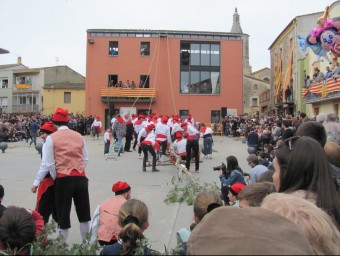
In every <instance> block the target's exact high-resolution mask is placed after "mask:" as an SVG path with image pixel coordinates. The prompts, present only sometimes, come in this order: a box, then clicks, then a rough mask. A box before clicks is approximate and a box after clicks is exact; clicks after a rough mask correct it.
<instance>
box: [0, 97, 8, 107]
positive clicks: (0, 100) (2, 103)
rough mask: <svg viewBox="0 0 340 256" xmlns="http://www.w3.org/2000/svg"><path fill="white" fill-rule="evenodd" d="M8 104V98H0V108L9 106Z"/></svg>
mask: <svg viewBox="0 0 340 256" xmlns="http://www.w3.org/2000/svg"><path fill="white" fill-rule="evenodd" d="M7 106H8V99H7V98H0V108H7Z"/></svg>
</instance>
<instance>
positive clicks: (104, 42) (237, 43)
mask: <svg viewBox="0 0 340 256" xmlns="http://www.w3.org/2000/svg"><path fill="white" fill-rule="evenodd" d="M242 35H243V34H240V33H225V32H195V31H168V30H167V31H164V30H162V31H159V30H121V29H107V30H106V29H89V30H88V31H87V53H86V54H87V57H86V105H85V113H86V115H99V116H100V117H101V119H102V120H104V119H105V121H106V124H107V123H108V122H109V120H110V118H111V117H112V115H114V114H117V113H122V114H123V113H128V112H130V113H131V112H136V113H156V114H163V115H164V114H167V115H169V116H171V115H172V114H178V115H180V116H181V117H182V118H185V117H186V116H187V115H188V113H191V114H192V115H193V117H194V118H195V120H196V121H199V122H206V123H211V122H220V121H221V118H222V117H224V116H225V115H226V114H227V109H228V110H229V109H232V110H233V113H235V112H236V113H237V114H238V115H240V114H242V113H243V99H242V93H243V65H244V63H243V57H244V53H243V51H244V42H243V38H244V37H243V36H242ZM127 80H129V84H130V85H131V83H132V81H134V83H135V88H121V87H119V84H120V81H121V82H122V84H123V87H124V85H126V84H127V83H128V81H127ZM140 84H141V88H139V86H140ZM117 86H118V88H117Z"/></svg>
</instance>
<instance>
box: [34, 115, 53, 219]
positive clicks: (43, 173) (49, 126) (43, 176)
mask: <svg viewBox="0 0 340 256" xmlns="http://www.w3.org/2000/svg"><path fill="white" fill-rule="evenodd" d="M55 131H56V129H55V128H54V125H53V123H52V122H46V123H45V124H44V125H43V126H42V127H41V128H40V137H41V138H42V139H43V141H44V142H45V141H46V138H47V136H49V135H50V134H52V133H54V132H55ZM41 152H42V156H43V155H45V154H46V153H45V143H44V144H43V146H42V150H41ZM55 178H56V177H55V174H54V173H50V172H49V170H48V166H47V165H46V162H45V161H44V159H42V160H41V164H40V167H39V170H38V173H37V175H36V177H35V180H34V182H33V186H32V188H31V191H32V192H33V193H36V192H37V189H38V187H39V190H38V194H37V205H36V210H37V211H38V212H39V213H40V214H41V215H42V216H43V218H44V222H45V224H46V223H48V220H49V218H50V216H51V214H52V217H53V219H54V220H55V221H56V222H58V221H57V216H56V207H55V189H54V179H55Z"/></svg>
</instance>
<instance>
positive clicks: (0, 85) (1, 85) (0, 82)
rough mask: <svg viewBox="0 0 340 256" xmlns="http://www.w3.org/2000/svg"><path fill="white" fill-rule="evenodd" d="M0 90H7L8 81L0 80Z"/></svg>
mask: <svg viewBox="0 0 340 256" xmlns="http://www.w3.org/2000/svg"><path fill="white" fill-rule="evenodd" d="M0 88H8V79H2V80H0Z"/></svg>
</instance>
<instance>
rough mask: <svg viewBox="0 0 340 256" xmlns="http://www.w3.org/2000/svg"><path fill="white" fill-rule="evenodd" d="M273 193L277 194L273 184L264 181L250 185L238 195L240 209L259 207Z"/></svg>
mask: <svg viewBox="0 0 340 256" xmlns="http://www.w3.org/2000/svg"><path fill="white" fill-rule="evenodd" d="M273 192H276V189H275V185H274V183H273V182H268V181H264V182H257V183H252V184H249V185H248V186H246V187H245V188H244V189H242V191H241V192H240V193H239V194H238V195H237V199H238V200H239V207H240V208H244V207H259V206H260V205H261V203H262V200H263V199H264V198H265V197H266V196H267V195H269V194H270V193H273Z"/></svg>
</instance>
